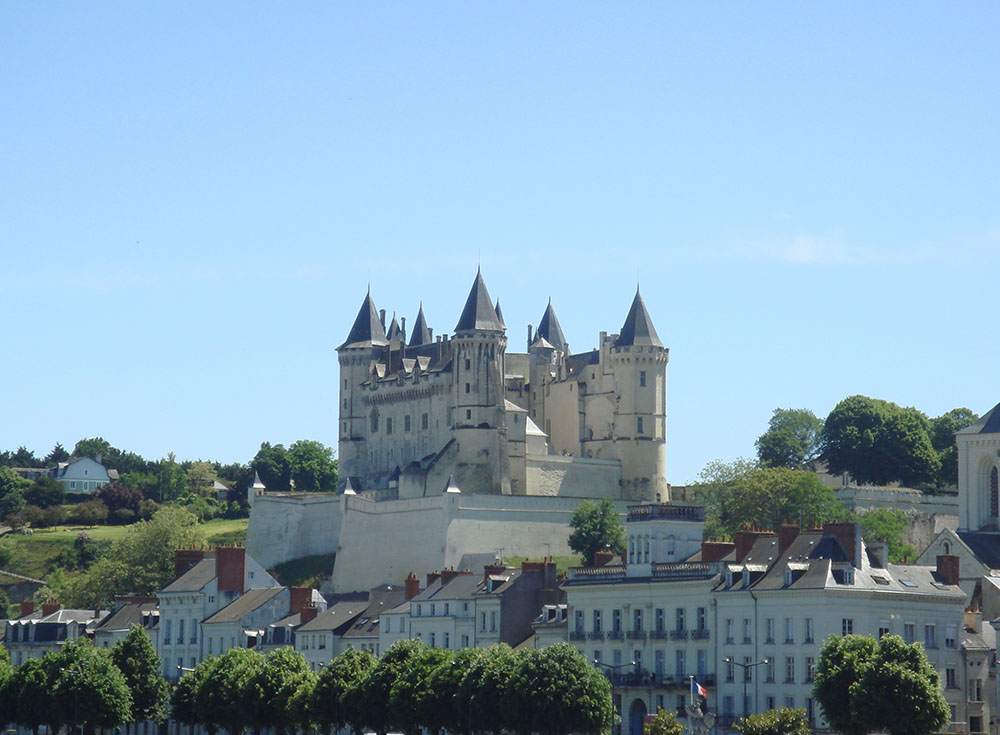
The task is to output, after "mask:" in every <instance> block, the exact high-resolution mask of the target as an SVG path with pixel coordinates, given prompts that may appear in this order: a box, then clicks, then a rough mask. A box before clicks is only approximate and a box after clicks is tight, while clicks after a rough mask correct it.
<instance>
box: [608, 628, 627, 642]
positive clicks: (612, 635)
mask: <svg viewBox="0 0 1000 735" xmlns="http://www.w3.org/2000/svg"><path fill="white" fill-rule="evenodd" d="M624 637H625V636H624V635H622V632H621V631H620V630H609V631H608V640H611V641H620V640H621V639H622V638H624Z"/></svg>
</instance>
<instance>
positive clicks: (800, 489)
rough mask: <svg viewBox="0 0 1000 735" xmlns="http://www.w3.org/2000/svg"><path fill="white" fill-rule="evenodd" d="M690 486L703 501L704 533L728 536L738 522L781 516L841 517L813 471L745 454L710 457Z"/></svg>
mask: <svg viewBox="0 0 1000 735" xmlns="http://www.w3.org/2000/svg"><path fill="white" fill-rule="evenodd" d="M700 479H701V482H699V483H697V484H696V485H695V487H694V492H695V495H696V497H697V498H698V499H699V502H700V503H701V504H702V505H703V506H704V507H705V510H706V522H705V535H706V536H707V537H709V538H711V537H714V536H730V535H732V534H733V533H735V532H736V531H738V530H739V529H740V528H742V527H743V526H753V527H758V528H777V527H778V525H780V524H781V523H782V522H783V521H785V520H791V521H795V522H797V523H798V524H799V525H800V526H803V527H809V526H815V525H818V524H820V523H823V522H824V521H833V520H841V519H843V518H846V516H847V510H846V508H844V506H842V505H841V504H840V503H839V502H838V501H837V497H836V495H834V493H833V490H831V489H830V488H828V487H825V486H824V485H823V483H822V482H820V480H819V477H818V476H817V475H816V473H814V472H807V471H805V470H790V469H786V468H784V467H760V466H757V465H756V464H754V463H753V462H750V461H748V460H737V461H736V462H734V463H732V464H729V465H727V464H724V463H721V462H714V463H711V464H709V465H708V466H707V467H706V468H705V469H704V470H703V471H702V473H701V475H700Z"/></svg>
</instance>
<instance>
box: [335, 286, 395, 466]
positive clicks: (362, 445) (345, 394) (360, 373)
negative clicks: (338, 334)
mask: <svg viewBox="0 0 1000 735" xmlns="http://www.w3.org/2000/svg"><path fill="white" fill-rule="evenodd" d="M388 344H389V340H388V339H387V337H386V333H385V327H384V326H383V325H382V322H381V320H380V319H379V314H378V311H377V310H376V309H375V302H374V300H373V299H372V294H371V290H369V291H368V293H367V294H366V295H365V300H364V301H363V302H362V304H361V309H360V310H359V311H358V316H357V318H356V319H355V320H354V325H353V326H352V327H351V331H350V333H349V334H348V335H347V339H346V340H345V341H344V343H343V344H342V345H340V347H338V348H337V357H338V359H339V362H340V390H339V393H340V401H339V402H338V403H339V406H340V421H339V425H340V430H339V441H338V449H337V457H338V462H339V465H340V481H341V485H343V484H344V482H346V481H347V480H348V478H350V477H352V476H353V477H361V476H363V475H364V474H365V473H366V472H367V471H368V450H367V442H366V435H367V427H366V422H367V421H368V419H369V417H368V415H367V412H366V410H365V407H364V405H363V404H362V400H361V397H362V391H361V390H360V386H361V384H362V383H363V382H365V381H366V380H367V379H368V376H369V374H370V373H371V366H372V362H373V361H374V360H375V359H377V357H378V355H379V354H380V353H381V351H382V350H384V349H385V348H386V347H387V346H388Z"/></svg>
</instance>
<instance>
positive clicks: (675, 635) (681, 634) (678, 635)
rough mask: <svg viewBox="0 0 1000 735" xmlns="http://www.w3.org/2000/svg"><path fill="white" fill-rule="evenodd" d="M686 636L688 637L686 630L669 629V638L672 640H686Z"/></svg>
mask: <svg viewBox="0 0 1000 735" xmlns="http://www.w3.org/2000/svg"><path fill="white" fill-rule="evenodd" d="M687 637H688V632H687V631H686V630H672V631H670V640H672V641H686V640H687Z"/></svg>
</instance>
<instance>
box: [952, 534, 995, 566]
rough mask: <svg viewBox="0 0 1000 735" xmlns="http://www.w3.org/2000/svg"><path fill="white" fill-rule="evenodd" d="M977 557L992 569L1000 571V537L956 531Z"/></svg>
mask: <svg viewBox="0 0 1000 735" xmlns="http://www.w3.org/2000/svg"><path fill="white" fill-rule="evenodd" d="M955 533H956V534H957V535H958V537H959V538H960V539H961V540H962V543H964V544H965V545H966V546H968V547H969V551H971V552H972V553H973V555H975V557H976V558H977V559H978V560H979V561H981V562H982V563H983V564H985V565H986V566H988V567H989V568H990V569H1000V535H998V534H995V533H983V532H980V531H956V532H955Z"/></svg>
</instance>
